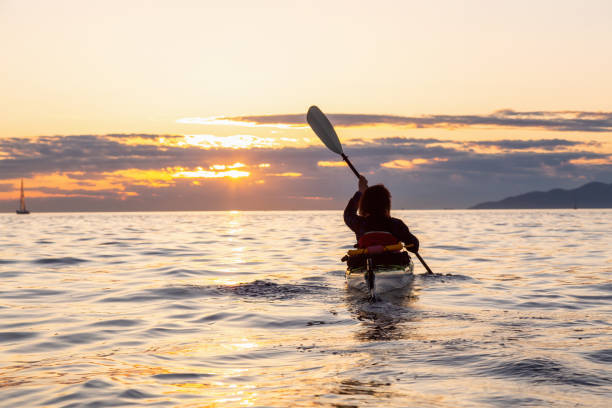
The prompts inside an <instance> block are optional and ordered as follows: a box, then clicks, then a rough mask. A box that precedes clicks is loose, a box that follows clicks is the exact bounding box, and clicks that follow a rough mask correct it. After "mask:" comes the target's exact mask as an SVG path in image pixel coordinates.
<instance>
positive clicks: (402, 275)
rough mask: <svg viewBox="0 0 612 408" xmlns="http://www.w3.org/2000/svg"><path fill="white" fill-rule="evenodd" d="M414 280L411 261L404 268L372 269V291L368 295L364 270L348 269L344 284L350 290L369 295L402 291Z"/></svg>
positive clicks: (398, 266)
mask: <svg viewBox="0 0 612 408" xmlns="http://www.w3.org/2000/svg"><path fill="white" fill-rule="evenodd" d="M413 279H414V264H413V262H412V260H411V261H410V263H409V264H408V265H406V266H400V265H397V266H389V267H376V268H374V290H373V293H370V291H369V289H368V283H367V279H366V271H365V268H356V269H353V270H351V269H348V270H347V271H346V283H347V286H348V287H349V288H350V289H354V290H358V291H361V292H364V293H367V294H370V295H379V294H381V293H386V292H390V291H393V290H398V289H402V288H404V287H406V286H408V285H410V284H411V283H412V281H413Z"/></svg>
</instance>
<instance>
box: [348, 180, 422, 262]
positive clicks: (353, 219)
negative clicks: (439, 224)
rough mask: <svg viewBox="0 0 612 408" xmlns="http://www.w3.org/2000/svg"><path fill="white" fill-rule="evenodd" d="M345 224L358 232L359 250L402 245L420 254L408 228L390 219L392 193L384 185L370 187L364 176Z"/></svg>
mask: <svg viewBox="0 0 612 408" xmlns="http://www.w3.org/2000/svg"><path fill="white" fill-rule="evenodd" d="M358 212H359V213H358ZM344 222H345V223H346V225H348V227H349V228H350V229H351V230H353V231H354V232H355V235H356V237H357V243H358V247H359V248H367V247H369V246H372V245H392V244H395V243H397V242H398V241H401V242H403V243H404V244H405V245H406V249H408V250H409V251H411V252H415V253H416V252H418V250H419V240H418V239H417V237H415V236H414V235H412V233H411V232H410V230H409V229H408V227H407V226H406V224H404V222H403V221H402V220H400V219H398V218H393V217H391V194H390V193H389V190H387V188H386V187H385V186H384V185H382V184H377V185H375V186H372V187H368V180H367V179H366V178H365V177H363V176H361V177H359V191H357V192H356V193H355V195H353V198H351V199H350V201H349V202H348V204H347V206H346V208H345V209H344Z"/></svg>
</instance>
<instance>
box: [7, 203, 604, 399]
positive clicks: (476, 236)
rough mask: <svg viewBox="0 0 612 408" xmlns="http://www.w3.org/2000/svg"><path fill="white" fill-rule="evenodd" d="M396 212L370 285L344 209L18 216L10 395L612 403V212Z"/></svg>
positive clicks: (13, 241)
mask: <svg viewBox="0 0 612 408" xmlns="http://www.w3.org/2000/svg"><path fill="white" fill-rule="evenodd" d="M394 215H395V216H399V217H401V218H402V219H404V220H405V221H406V223H407V224H408V225H409V226H410V227H411V230H412V231H413V232H414V233H415V234H416V235H417V236H418V237H419V238H420V240H421V243H422V249H421V255H422V256H423V257H424V259H425V260H426V261H427V262H428V264H429V265H430V266H431V268H432V269H433V271H434V272H435V273H436V274H435V275H434V276H428V275H425V273H424V272H425V270H424V268H423V267H421V266H420V265H419V264H418V261H416V260H415V262H416V267H415V273H416V277H415V279H414V282H413V284H412V285H411V286H409V287H407V288H405V289H404V290H402V291H399V292H398V293H394V294H392V295H389V296H388V297H384V298H383V299H381V300H380V301H378V302H375V303H370V302H369V301H368V300H367V298H366V296H365V295H363V294H360V293H355V292H351V291H349V290H347V288H346V285H345V281H344V265H343V264H342V263H341V262H340V258H341V257H342V255H343V253H344V252H345V251H346V250H347V249H349V248H351V246H352V244H353V242H354V236H353V235H352V234H351V233H350V232H349V231H348V229H347V228H346V227H345V226H344V225H343V222H342V214H341V213H340V212H331V211H326V212H190V213H172V212H170V213H67V214H31V215H29V216H16V215H14V214H1V215H0V234H1V235H0V254H1V256H0V282H1V284H0V406H2V407H37V406H44V407H81V406H83V407H103V406H138V405H141V406H164V407H165V406H168V407H170V406H171V407H240V406H252V407H287V406H292V407H310V406H324V407H325V406H333V407H381V406H385V407H409V406H419V407H479V406H484V407H487V406H490V407H505V406H555V407H576V406H584V407H608V406H610V401H611V400H612V250H611V244H612V233H611V231H612V211H611V210H549V211H548V210H538V211H468V210H465V211H396V212H394Z"/></svg>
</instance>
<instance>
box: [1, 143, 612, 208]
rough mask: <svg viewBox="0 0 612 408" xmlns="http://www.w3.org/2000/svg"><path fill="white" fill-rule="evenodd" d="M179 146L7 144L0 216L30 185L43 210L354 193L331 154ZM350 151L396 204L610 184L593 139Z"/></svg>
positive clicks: (606, 159) (314, 202) (295, 204)
mask: <svg viewBox="0 0 612 408" xmlns="http://www.w3.org/2000/svg"><path fill="white" fill-rule="evenodd" d="M160 139H162V141H161V142H160ZM168 140H170V141H171V142H170V143H166V142H167V141H168ZM181 140H184V138H183V137H182V136H171V135H83V136H49V137H41V138H35V139H26V138H22V139H20V138H12V139H0V152H3V153H4V154H2V155H1V156H0V190H1V191H0V209H2V210H7V211H8V210H11V211H12V210H14V207H15V202H16V200H17V199H18V188H19V181H20V178H21V177H24V179H25V186H26V197H27V200H28V203H29V205H30V203H31V204H32V205H33V206H34V207H33V208H36V209H37V210H39V211H40V210H41V209H47V210H53V209H62V210H83V209H86V210H105V209H106V210H109V209H110V210H148V209H151V210H155V209H157V210H159V209H176V210H188V209H189V210H196V209H310V208H323V209H325V208H327V209H332V208H335V209H337V208H342V206H343V205H344V201H345V200H346V198H347V197H349V196H350V195H351V194H352V192H353V191H354V189H355V188H356V180H355V178H354V176H353V175H352V174H351V172H350V171H348V170H347V169H346V168H345V164H344V162H342V161H339V160H338V157H337V156H336V155H334V154H333V153H331V152H329V151H328V150H327V149H325V148H324V147H322V146H319V147H273V148H272V147H257V148H250V149H235V148H233V147H215V148H204V147H202V146H199V145H187V146H178V144H177V143H175V142H177V141H181ZM143 141H145V142H143ZM492 147H494V148H495V149H492ZM345 150H346V152H347V154H349V156H350V158H351V161H352V162H353V164H354V165H355V166H356V167H357V169H358V170H359V171H360V172H361V173H362V174H364V175H366V177H367V178H368V179H369V180H370V182H371V183H377V182H384V183H385V184H386V185H387V186H388V187H389V188H390V189H391V191H392V194H393V197H394V198H393V199H394V206H395V208H404V207H406V208H442V207H467V206H470V205H473V204H474V203H475V202H478V201H486V200H493V199H498V198H503V197H505V196H507V195H512V194H520V193H524V192H526V191H530V190H534V189H546V188H549V189H550V188H553V187H561V188H573V187H576V186H578V185H580V184H583V183H585V182H587V181H592V180H598V181H604V182H610V181H612V159H611V157H610V154H611V153H610V152H603V151H602V150H603V149H602V148H601V147H599V145H597V144H596V143H594V142H587V143H579V142H574V141H570V140H565V139H551V140H527V141H515V140H501V141H500V140H485V141H467V142H455V141H452V140H445V139H437V138H428V139H414V138H401V137H397V138H385V139H375V140H371V141H364V140H361V141H359V142H358V143H355V144H353V143H347V146H346V149H345ZM235 172H240V173H235ZM246 173H248V175H247V174H246ZM233 176H234V177H233ZM309 197H310V198H309ZM314 197H324V198H325V199H317V198H314Z"/></svg>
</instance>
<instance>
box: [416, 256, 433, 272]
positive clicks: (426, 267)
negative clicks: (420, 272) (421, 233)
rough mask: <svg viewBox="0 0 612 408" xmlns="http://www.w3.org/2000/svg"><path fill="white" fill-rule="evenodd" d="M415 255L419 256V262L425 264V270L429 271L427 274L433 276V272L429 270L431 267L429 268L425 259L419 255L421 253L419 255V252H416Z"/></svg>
mask: <svg viewBox="0 0 612 408" xmlns="http://www.w3.org/2000/svg"><path fill="white" fill-rule="evenodd" d="M414 254H415V255H416V256H417V258H419V261H421V263H422V264H423V266H424V267H425V269H427V273H431V274H433V272H432V271H431V269H430V268H429V266H428V265H427V264H426V263H425V260H424V259H423V258H421V255H419V253H418V252H415V253H414Z"/></svg>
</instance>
